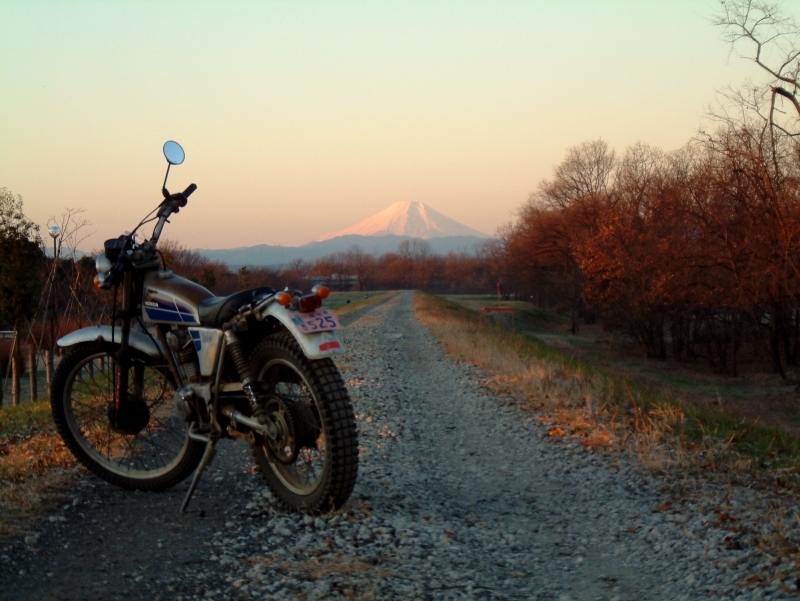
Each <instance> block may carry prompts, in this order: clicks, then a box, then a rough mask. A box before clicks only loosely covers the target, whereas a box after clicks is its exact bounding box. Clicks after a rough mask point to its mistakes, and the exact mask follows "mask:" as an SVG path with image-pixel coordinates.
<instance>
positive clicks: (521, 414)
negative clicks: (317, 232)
mask: <svg viewBox="0 0 800 601" xmlns="http://www.w3.org/2000/svg"><path fill="white" fill-rule="evenodd" d="M411 301H412V294H411V293H410V292H402V293H399V294H396V295H394V296H392V297H390V298H389V299H388V300H387V301H386V302H383V303H381V304H379V305H377V306H374V307H371V308H369V309H367V310H362V311H360V312H356V313H354V314H351V315H350V316H348V317H347V318H346V320H345V323H348V322H349V324H348V327H347V328H346V329H345V330H344V331H343V341H344V343H345V345H346V347H347V349H348V354H347V355H346V356H345V357H343V358H342V359H341V360H339V366H340V368H341V369H342V372H343V375H344V377H345V380H346V381H347V383H348V387H349V390H350V394H351V397H352V399H353V404H354V407H355V412H356V414H357V417H358V427H359V436H360V462H361V463H360V471H359V480H358V483H357V484H356V489H355V492H354V494H353V497H352V499H351V501H350V503H349V504H348V506H347V509H346V511H344V512H342V513H340V514H337V515H333V516H326V517H321V518H312V517H309V516H302V515H294V514H287V513H283V512H280V511H277V510H276V509H275V506H274V505H273V504H272V503H271V501H270V498H269V495H268V494H267V493H266V489H265V487H264V486H263V485H262V483H261V480H260V476H258V475H254V474H253V473H252V470H251V467H252V461H251V460H250V459H249V458H248V457H249V454H248V449H247V448H246V447H245V446H244V445H241V444H234V443H228V444H225V443H224V442H223V443H222V444H220V447H219V448H220V451H221V452H220V453H219V455H218V459H217V460H216V461H215V463H214V464H213V466H212V467H211V468H210V469H209V471H208V472H207V474H206V476H205V478H204V479H203V480H202V481H201V483H200V487H199V491H198V494H197V495H196V497H195V499H194V501H193V504H192V508H191V511H190V512H189V514H188V515H180V514H179V513H178V507H179V505H180V499H181V497H182V495H183V493H184V491H185V489H186V483H184V484H183V485H182V486H179V487H176V488H175V489H174V490H171V491H167V492H165V493H158V494H146V493H136V494H134V493H126V492H124V491H121V490H117V489H115V488H113V487H111V486H109V485H107V484H105V483H104V482H102V481H99V480H97V479H95V478H93V477H91V476H89V475H85V476H82V477H81V478H80V479H79V481H78V482H77V483H76V484H75V486H74V488H73V489H71V490H69V491H67V492H66V493H65V497H64V499H65V501H64V503H63V504H62V506H61V508H60V510H58V511H56V512H54V513H53V514H52V515H50V516H47V517H46V518H44V519H43V521H42V524H41V526H40V528H39V529H38V530H37V532H36V533H33V534H31V535H29V536H28V537H27V538H26V540H24V541H16V542H14V543H13V544H12V545H11V546H9V547H7V548H5V549H3V550H2V555H0V599H3V600H5V599H9V600H10V599H37V600H39V599H41V600H48V599H53V600H55V599H59V600H67V599H74V600H78V599H80V600H84V599H86V600H90V599H98V600H99V599H195V598H218V599H229V598H232V599H254V600H255V599H328V598H342V599H344V598H347V599H472V598H475V599H553V600H559V601H566V600H579V599H581V600H584V599H585V600H623V599H624V600H636V601H639V600H656V599H663V600H669V601H672V600H681V599H687V600H689V599H691V600H695V599H698V600H699V599H704V600H705V599H761V598H765V599H795V598H797V592H796V591H797V584H798V583H797V582H796V581H795V578H796V577H797V573H796V566H795V565H794V564H793V563H791V562H790V561H789V560H788V559H781V558H778V557H771V556H769V555H768V554H766V553H765V552H763V551H761V550H759V549H757V548H754V547H752V546H750V545H748V544H746V540H745V538H746V535H747V534H748V533H752V532H754V531H755V530H756V529H758V528H763V527H764V526H763V520H762V519H760V514H761V512H763V511H767V510H768V509H769V503H768V500H765V499H763V498H761V497H760V496H759V494H758V493H755V492H753V491H749V490H746V489H742V490H737V491H735V494H732V492H731V489H729V488H726V487H722V486H716V485H714V483H713V482H711V483H709V482H705V481H703V482H701V481H697V482H695V481H693V480H691V479H687V478H684V479H681V480H680V481H677V480H675V478H672V479H667V478H666V477H654V476H652V475H648V474H647V473H646V472H644V471H643V470H642V469H640V468H639V467H637V464H636V463H635V462H633V461H630V460H629V459H627V458H626V456H625V455H623V454H616V455H610V454H604V453H597V452H595V451H594V450H592V449H587V448H585V447H583V446H581V445H580V444H579V443H578V442H577V441H574V442H570V441H563V440H558V441H556V440H553V439H551V438H549V437H547V436H546V434H547V430H546V429H545V428H544V427H543V426H541V425H540V424H539V423H538V422H537V420H536V416H535V415H534V414H531V413H529V412H525V411H521V410H520V409H518V408H517V407H515V406H514V405H513V404H511V403H509V402H508V401H507V399H501V398H495V397H491V396H488V395H487V394H486V393H485V392H484V391H483V389H482V388H481V387H480V386H479V380H480V379H481V377H483V374H481V373H479V372H478V371H477V370H475V369H474V368H471V367H469V366H465V365H462V364H456V363H454V362H452V361H450V360H449V359H447V358H446V357H445V356H444V354H443V353H442V351H441V349H440V348H439V347H438V345H437V343H436V342H435V340H434V339H433V337H432V336H431V334H430V333H429V332H428V330H426V329H425V328H424V327H422V326H420V325H419V324H418V323H417V322H416V320H415V318H414V314H413V309H412V305H411ZM720 508H724V509H725V511H726V512H727V513H724V514H721V513H720V511H721V510H720ZM725 516H726V517H725ZM791 517H792V521H791V522H786V523H785V524H782V525H781V528H782V532H783V535H784V536H787V537H789V538H791V537H798V540H800V536H798V534H800V532H799V531H798V528H797V524H796V523H794V517H793V515H792V516H791ZM773 526H774V524H773ZM776 574H777V575H778V577H775V575H776Z"/></svg>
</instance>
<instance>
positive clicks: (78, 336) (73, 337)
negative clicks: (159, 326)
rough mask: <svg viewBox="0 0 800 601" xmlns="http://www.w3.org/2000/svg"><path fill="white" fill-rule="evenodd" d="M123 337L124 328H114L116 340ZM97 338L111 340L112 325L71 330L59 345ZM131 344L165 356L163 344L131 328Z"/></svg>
mask: <svg viewBox="0 0 800 601" xmlns="http://www.w3.org/2000/svg"><path fill="white" fill-rule="evenodd" d="M121 339H122V328H119V327H115V328H114V342H115V343H117V344H119V341H120V340H121ZM95 340H102V341H104V342H111V326H90V327H88V328H81V329H80V330H75V331H74V332H70V333H69V334H67V335H66V336H64V337H62V338H59V339H58V346H62V347H69V346H74V345H76V344H80V343H82V342H94V341H95ZM128 341H129V344H130V345H131V346H132V347H133V348H135V349H136V350H138V351H142V352H143V353H145V354H146V355H150V356H151V357H155V358H157V359H159V358H161V357H163V356H164V355H163V354H162V353H161V345H160V344H159V343H158V342H157V341H156V342H154V341H153V340H152V339H151V338H150V337H149V336H148V335H147V334H142V333H141V332H136V331H134V330H131V334H130V338H129V339H128Z"/></svg>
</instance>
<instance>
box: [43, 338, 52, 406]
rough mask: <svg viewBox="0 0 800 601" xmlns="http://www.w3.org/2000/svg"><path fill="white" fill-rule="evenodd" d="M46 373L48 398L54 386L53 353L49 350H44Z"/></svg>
mask: <svg viewBox="0 0 800 601" xmlns="http://www.w3.org/2000/svg"><path fill="white" fill-rule="evenodd" d="M44 373H45V376H44V377H45V382H46V384H47V396H50V393H51V392H52V385H53V351H52V350H50V349H49V348H48V349H45V350H44Z"/></svg>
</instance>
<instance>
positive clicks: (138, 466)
mask: <svg viewBox="0 0 800 601" xmlns="http://www.w3.org/2000/svg"><path fill="white" fill-rule="evenodd" d="M117 349H118V346H116V345H112V344H110V343H105V342H94V343H89V344H84V345H80V346H77V347H75V348H73V349H72V350H70V351H69V352H68V353H67V354H66V355H65V356H64V358H63V359H62V360H61V363H60V364H59V366H58V369H57V370H56V373H55V377H54V378H53V390H52V395H51V400H50V402H51V405H52V409H53V419H54V421H55V423H56V427H57V429H58V432H59V434H60V435H61V437H62V438H63V439H64V443H65V444H66V445H67V447H68V448H69V449H70V451H72V453H73V455H75V457H76V458H77V459H78V461H80V462H81V463H82V464H83V465H85V466H86V467H87V468H88V469H89V470H91V471H92V472H94V473H95V474H96V475H98V476H99V477H101V478H103V479H104V480H107V481H108V482H111V483H112V484H115V485H117V486H121V487H123V488H129V489H141V490H162V489H165V488H169V487H170V486H173V485H175V484H177V483H178V482H180V481H181V480H183V479H184V478H186V477H187V476H188V475H189V474H191V473H192V471H193V470H194V469H195V467H196V466H197V464H198V462H199V461H200V457H201V456H202V452H203V446H204V445H203V444H202V443H198V442H196V441H194V440H191V439H190V438H189V437H188V436H187V431H188V424H187V423H186V422H184V421H183V420H182V419H180V418H179V417H178V416H177V415H175V410H174V409H173V402H172V400H173V392H174V389H173V386H172V383H171V377H170V376H169V375H168V374H169V371H168V369H167V367H166V366H165V365H163V362H159V361H157V360H155V359H153V358H151V357H148V356H146V355H144V354H142V353H139V352H136V351H133V350H131V352H132V355H133V357H132V366H131V370H130V376H129V386H128V399H129V402H130V403H131V408H132V409H131V411H130V412H129V414H128V415H127V416H126V418H125V420H123V422H122V424H120V423H118V424H117V427H112V424H111V421H110V419H109V406H110V404H111V405H112V406H113V400H114V377H115V374H116V368H117V359H116V351H117Z"/></svg>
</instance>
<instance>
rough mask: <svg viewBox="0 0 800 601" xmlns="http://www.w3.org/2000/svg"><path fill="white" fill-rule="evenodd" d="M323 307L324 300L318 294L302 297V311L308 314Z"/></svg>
mask: <svg viewBox="0 0 800 601" xmlns="http://www.w3.org/2000/svg"><path fill="white" fill-rule="evenodd" d="M321 306H322V299H321V298H320V297H318V296H317V295H316V294H306V295H305V296H301V297H300V311H302V312H303V313H308V312H309V311H313V310H314V309H319V308H320V307H321Z"/></svg>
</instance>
